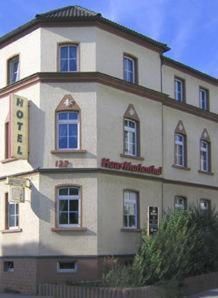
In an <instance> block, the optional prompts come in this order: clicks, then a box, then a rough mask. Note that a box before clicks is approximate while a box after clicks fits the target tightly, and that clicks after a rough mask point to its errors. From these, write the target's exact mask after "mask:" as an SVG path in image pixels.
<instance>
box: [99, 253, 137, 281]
mask: <svg viewBox="0 0 218 298" xmlns="http://www.w3.org/2000/svg"><path fill="white" fill-rule="evenodd" d="M102 285H103V286H106V287H134V286H135V276H134V272H133V267H132V265H123V264H122V263H121V262H120V261H119V260H118V259H117V258H114V257H108V258H106V259H105V260H104V272H103V276H102Z"/></svg>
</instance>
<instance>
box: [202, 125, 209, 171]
mask: <svg viewBox="0 0 218 298" xmlns="http://www.w3.org/2000/svg"><path fill="white" fill-rule="evenodd" d="M200 171H202V172H210V171H211V143H210V136H209V134H208V131H207V129H206V128H205V129H204V130H203V132H202V134H201V139H200Z"/></svg>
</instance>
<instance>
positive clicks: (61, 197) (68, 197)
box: [57, 185, 81, 228]
mask: <svg viewBox="0 0 218 298" xmlns="http://www.w3.org/2000/svg"><path fill="white" fill-rule="evenodd" d="M70 188H75V189H77V190H78V195H70V194H68V195H59V190H60V189H68V193H69V189H70ZM80 193H81V191H80V187H77V186H73V185H72V186H60V187H58V194H57V222H58V227H60V228H73V227H80V226H81V218H80V217H81V210H80V209H81V206H80V205H81V194H80ZM61 200H67V201H68V211H61V210H60V201H61ZM72 200H77V201H78V224H60V218H59V216H60V212H62V213H67V215H68V220H69V213H70V212H75V211H69V209H70V208H69V205H70V201H72Z"/></svg>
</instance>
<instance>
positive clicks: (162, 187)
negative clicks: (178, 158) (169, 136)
mask: <svg viewBox="0 0 218 298" xmlns="http://www.w3.org/2000/svg"><path fill="white" fill-rule="evenodd" d="M163 64H164V61H163V57H162V56H161V55H160V91H161V93H163ZM163 106H164V105H163V103H161V122H162V123H161V138H162V144H161V146H162V150H161V152H162V177H163V166H164V119H163V117H164V115H163V114H164V111H163ZM163 195H164V183H163V181H162V184H161V217H163V212H164V207H163V204H164V202H163Z"/></svg>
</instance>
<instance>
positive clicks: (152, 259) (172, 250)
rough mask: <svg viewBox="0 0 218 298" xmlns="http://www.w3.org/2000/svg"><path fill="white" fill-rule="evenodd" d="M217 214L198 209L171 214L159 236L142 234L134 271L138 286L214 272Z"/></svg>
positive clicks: (217, 261) (217, 245) (217, 260)
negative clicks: (205, 212)
mask: <svg viewBox="0 0 218 298" xmlns="http://www.w3.org/2000/svg"><path fill="white" fill-rule="evenodd" d="M217 235H218V219H217V214H216V213H215V212H214V211H212V212H210V214H208V215H205V214H201V213H200V211H199V210H197V209H194V208H193V209H189V210H177V211H173V212H172V211H170V212H168V213H167V214H166V216H165V217H164V219H163V220H162V222H161V223H160V227H159V231H158V233H157V234H156V235H155V236H153V237H149V236H147V235H146V233H144V234H143V237H142V244H141V247H140V249H139V252H138V253H137V255H136V257H135V260H134V264H133V268H132V270H133V272H137V276H138V279H137V281H138V282H137V285H140V286H141V285H146V284H153V283H156V282H158V281H164V280H182V279H183V278H184V277H187V276H190V275H197V274H201V273H206V272H210V271H214V270H216V269H217V264H218V237H217Z"/></svg>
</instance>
